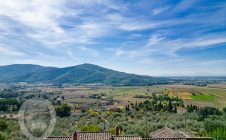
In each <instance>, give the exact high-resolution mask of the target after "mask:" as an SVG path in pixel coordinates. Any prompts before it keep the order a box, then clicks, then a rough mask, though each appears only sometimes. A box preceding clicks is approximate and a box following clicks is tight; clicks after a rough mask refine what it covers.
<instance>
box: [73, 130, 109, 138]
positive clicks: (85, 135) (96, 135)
mask: <svg viewBox="0 0 226 140" xmlns="http://www.w3.org/2000/svg"><path fill="white" fill-rule="evenodd" d="M77 136H78V139H79V140H97V139H98V140H109V139H110V138H111V133H110V132H77Z"/></svg>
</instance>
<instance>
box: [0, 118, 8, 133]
mask: <svg viewBox="0 0 226 140" xmlns="http://www.w3.org/2000/svg"><path fill="white" fill-rule="evenodd" d="M7 127H8V126H7V123H6V120H4V119H0V131H5V130H6V129H7Z"/></svg>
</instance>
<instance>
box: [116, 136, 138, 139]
mask: <svg viewBox="0 0 226 140" xmlns="http://www.w3.org/2000/svg"><path fill="white" fill-rule="evenodd" d="M114 140H142V137H139V136H114Z"/></svg>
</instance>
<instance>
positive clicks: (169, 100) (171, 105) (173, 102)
mask: <svg viewBox="0 0 226 140" xmlns="http://www.w3.org/2000/svg"><path fill="white" fill-rule="evenodd" d="M181 105H183V101H182V100H180V99H178V98H174V97H169V96H168V95H166V94H165V95H159V96H156V95H155V94H154V95H153V96H152V98H151V99H148V100H145V101H144V102H142V103H139V105H138V107H136V110H146V111H167V112H172V113H176V111H177V107H178V106H181ZM132 106H134V105H132Z"/></svg>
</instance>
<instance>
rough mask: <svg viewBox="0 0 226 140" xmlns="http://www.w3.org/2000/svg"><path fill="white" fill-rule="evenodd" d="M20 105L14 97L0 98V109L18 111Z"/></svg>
mask: <svg viewBox="0 0 226 140" xmlns="http://www.w3.org/2000/svg"><path fill="white" fill-rule="evenodd" d="M20 106H21V103H19V102H18V101H17V100H16V99H0V111H3V112H5V111H10V110H12V111H18V110H19V108H20Z"/></svg>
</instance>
